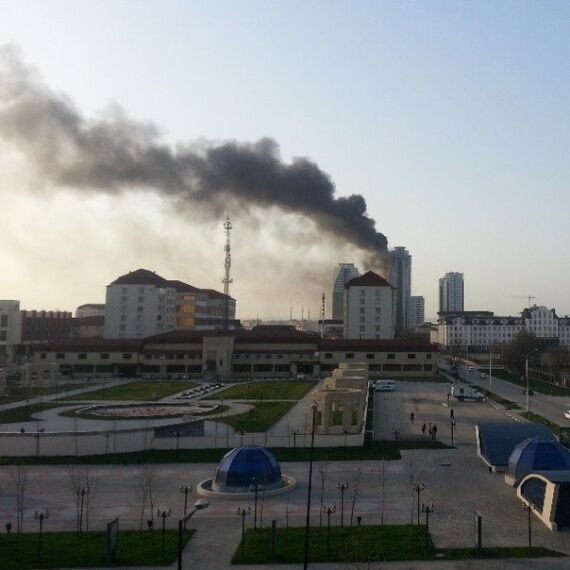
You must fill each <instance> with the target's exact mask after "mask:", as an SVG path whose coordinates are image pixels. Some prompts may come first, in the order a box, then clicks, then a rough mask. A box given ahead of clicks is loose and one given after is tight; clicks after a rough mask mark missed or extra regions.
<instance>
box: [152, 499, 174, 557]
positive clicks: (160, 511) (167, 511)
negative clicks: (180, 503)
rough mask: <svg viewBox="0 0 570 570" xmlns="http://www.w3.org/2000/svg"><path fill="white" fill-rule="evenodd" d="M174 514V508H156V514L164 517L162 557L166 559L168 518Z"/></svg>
mask: <svg viewBox="0 0 570 570" xmlns="http://www.w3.org/2000/svg"><path fill="white" fill-rule="evenodd" d="M171 514H172V509H170V508H168V509H165V508H163V509H160V508H158V509H156V515H157V516H158V517H159V518H161V519H162V559H163V560H164V547H165V538H166V519H167V518H168V517H170V515H171Z"/></svg>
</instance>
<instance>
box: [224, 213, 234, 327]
mask: <svg viewBox="0 0 570 570" xmlns="http://www.w3.org/2000/svg"><path fill="white" fill-rule="evenodd" d="M224 230H225V232H226V245H225V247H224V250H225V252H226V257H225V260H224V278H223V279H222V283H223V284H224V295H225V299H224V329H225V330H228V329H229V326H230V284H232V283H233V282H234V280H233V279H232V278H231V269H232V250H231V243H230V233H231V231H232V222H231V220H230V215H229V213H228V214H227V215H226V221H225V222H224Z"/></svg>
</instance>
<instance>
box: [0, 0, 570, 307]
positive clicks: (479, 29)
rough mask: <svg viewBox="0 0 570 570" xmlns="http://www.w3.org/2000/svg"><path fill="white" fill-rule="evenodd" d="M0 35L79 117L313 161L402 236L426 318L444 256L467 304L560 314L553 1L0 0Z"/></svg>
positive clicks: (562, 147)
mask: <svg viewBox="0 0 570 570" xmlns="http://www.w3.org/2000/svg"><path fill="white" fill-rule="evenodd" d="M0 41H1V42H4V41H12V42H16V43H17V44H19V46H20V47H21V49H22V52H23V54H24V56H25V58H26V59H27V61H29V62H30V63H32V64H33V65H35V66H36V67H37V68H38V69H39V70H40V71H41V73H42V74H43V76H44V78H45V80H46V82H47V83H49V84H50V85H51V86H52V87H55V88H57V89H59V90H61V91H64V92H66V93H67V94H68V95H69V96H70V97H71V98H72V99H73V100H74V101H75V103H76V105H77V106H78V108H80V109H81V110H82V111H83V112H85V113H86V114H88V115H93V114H95V113H97V112H98V111H99V110H101V109H102V108H104V107H105V106H106V105H108V104H109V102H112V101H113V102H117V103H118V104H120V105H121V106H122V107H124V108H125V109H126V110H127V111H128V113H129V114H130V115H132V116H133V117H136V118H140V119H148V120H152V121H153V122H155V123H156V124H158V125H160V126H161V127H162V128H163V129H164V131H165V134H166V136H167V137H168V139H169V140H171V141H172V142H175V141H177V140H193V139H197V138H200V137H204V138H206V139H210V140H211V139H219V140H225V139H237V140H254V139H257V138H260V137H263V136H271V137H273V138H275V139H276V140H277V141H278V142H279V143H280V145H281V148H282V153H283V156H284V157H285V158H290V157H292V156H308V157H310V158H311V159H313V160H315V161H316V162H317V163H318V164H319V165H320V167H321V168H322V169H323V170H325V171H326V172H328V173H329V174H330V175H331V176H332V178H333V180H334V181H335V183H336V184H337V189H338V193H339V194H350V193H355V192H356V193H361V194H363V195H364V196H365V198H366V199H367V201H368V208H369V213H370V215H372V216H373V217H374V218H375V219H376V220H377V222H378V228H379V230H381V231H382V232H383V233H385V234H386V235H387V236H388V239H389V243H390V245H391V246H395V245H405V246H406V247H408V249H409V250H410V252H411V253H412V255H413V293H414V294H420V295H425V296H426V299H427V303H428V306H427V314H428V316H432V315H434V314H435V312H436V310H437V309H436V299H437V296H436V292H437V278H438V277H440V276H441V275H442V274H443V273H445V272H446V271H463V272H464V273H465V276H466V301H467V308H469V309H477V308H485V309H491V310H495V311H497V312H500V313H516V312H517V311H520V310H521V305H524V304H525V301H524V300H523V299H511V298H508V297H507V296H508V295H526V294H531V293H532V294H534V295H536V296H537V302H539V303H541V304H546V305H548V306H554V307H556V308H557V309H558V311H559V313H570V296H569V295H568V286H567V283H568V282H569V281H570V263H569V261H570V259H569V254H568V251H567V250H568V244H569V240H568V223H567V217H568V212H569V206H570V197H569V192H568V186H569V182H570V160H569V159H570V157H569V150H570V134H569V133H570V128H569V127H570V124H569V123H570V121H569V116H570V3H568V2H562V1H560V2H555V1H540V2H539V1H536V2H525V1H520V0H519V1H516V2H499V1H497V0H495V1H491V2H483V1H478V2H460V1H455V2H446V1H431V2H425V1H417V2H406V1H394V2H379V1H374V2H372V1H370V2H365V1H351V2H348V1H347V2H335V1H330V0H327V1H313V2H311V1H309V2H307V1H282V2H276V1H238V0H231V1H227V2H221V1H218V2H214V1H203V2H190V1H185V2H174V1H165V0H161V1H160V2H148V1H147V2H144V1H136V2H135V1H112V2H109V1H100V0H97V1H95V0H91V1H79V0H73V1H58V0H50V1H49V2H46V1H30V0H26V1H22V0H16V1H6V0H4V1H1V0H0ZM38 199H41V198H38ZM336 261H349V260H347V259H338V260H336ZM142 264H144V263H142V262H141V263H135V265H137V266H138V265H142ZM132 268H134V267H127V268H125V269H132ZM121 272H122V267H113V266H112V265H111V263H110V264H109V267H108V271H107V273H106V274H109V275H115V274H118V273H121ZM219 272H220V273H221V266H220V271H219ZM238 272H239V269H238ZM242 274H245V273H243V271H242ZM22 275H24V274H22ZM172 277H174V276H172ZM53 278H54V287H55V279H56V277H55V276H54V277H53ZM327 278H328V276H327ZM243 281H244V280H243V279H242V282H243ZM245 282H247V279H245ZM0 285H1V282H0ZM208 285H214V286H218V285H216V283H215V282H212V283H208ZM98 286H99V284H98ZM22 288H23V289H24V290H25V288H26V286H22ZM239 290H240V289H239V288H238V289H237V291H236V296H238V292H239ZM16 294H18V292H17V291H16V290H15V289H14V287H13V285H11V286H10V287H7V288H6V284H5V287H4V291H2V287H0V297H9V296H11V297H13V296H15V295H16ZM243 295H244V298H246V296H245V295H246V294H245V292H243ZM20 296H24V297H25V293H22V294H21V295H20ZM29 298H30V302H31V301H32V300H33V302H34V303H35V304H36V305H37V304H38V303H40V302H41V300H40V299H38V298H36V297H34V295H33V294H31V293H30V294H29ZM76 299H77V300H78V301H81V299H79V297H78V296H77V297H73V301H75V300H76ZM89 300H91V299H84V301H85V302H86V301H89ZM93 300H97V299H93ZM239 301H240V297H239V296H238V303H239ZM65 302H66V299H64V298H62V299H59V298H58V297H57V294H56V293H53V294H51V296H50V297H49V300H48V299H46V301H45V304H46V305H47V304H51V305H53V304H59V305H61V306H64V305H65ZM290 303H296V304H302V303H306V304H307V305H310V304H311V303H313V305H314V306H315V307H316V306H317V304H318V301H314V302H313V300H312V299H311V300H305V299H302V298H300V299H292V300H291V299H288V300H286V301H284V303H283V307H282V306H279V310H278V311H277V312H279V313H280V314H286V312H287V311H286V310H283V309H284V307H288V306H289V304H290ZM38 308H40V307H38ZM238 308H239V305H238ZM241 309H242V310H241V311H240V313H241V314H242V316H246V315H253V314H255V312H257V310H256V307H255V306H254V304H253V303H251V302H250V303H249V304H248V303H247V302H245V305H242V307H241ZM265 313H267V311H265ZM264 316H270V315H269V314H264Z"/></svg>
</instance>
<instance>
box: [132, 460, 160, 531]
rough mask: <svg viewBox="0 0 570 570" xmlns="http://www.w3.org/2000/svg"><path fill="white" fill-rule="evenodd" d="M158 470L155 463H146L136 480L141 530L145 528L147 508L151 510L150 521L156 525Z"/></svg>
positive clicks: (135, 487) (135, 489)
mask: <svg viewBox="0 0 570 570" xmlns="http://www.w3.org/2000/svg"><path fill="white" fill-rule="evenodd" d="M155 475H156V469H155V465H154V464H153V463H145V464H144V465H143V467H142V469H141V472H140V474H139V475H138V476H137V477H136V478H135V483H134V487H133V488H134V491H135V496H136V499H137V502H138V503H139V505H140V511H139V529H140V530H142V528H143V521H144V515H145V513H146V510H147V508H149V509H150V519H149V520H150V521H151V524H152V523H154V506H155V504H156V497H155V493H154V484H155V478H156V477H155Z"/></svg>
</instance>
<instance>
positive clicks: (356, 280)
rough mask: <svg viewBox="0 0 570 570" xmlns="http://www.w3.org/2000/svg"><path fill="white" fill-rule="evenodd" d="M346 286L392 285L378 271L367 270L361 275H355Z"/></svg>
mask: <svg viewBox="0 0 570 570" xmlns="http://www.w3.org/2000/svg"><path fill="white" fill-rule="evenodd" d="M345 287H346V288H347V289H348V287H391V285H390V283H388V281H386V279H384V277H382V276H380V275H378V273H374V271H367V272H366V273H364V274H363V275H361V276H360V277H353V278H352V279H351V280H350V281H349V282H348V283H347V284H346V285H345Z"/></svg>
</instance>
